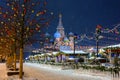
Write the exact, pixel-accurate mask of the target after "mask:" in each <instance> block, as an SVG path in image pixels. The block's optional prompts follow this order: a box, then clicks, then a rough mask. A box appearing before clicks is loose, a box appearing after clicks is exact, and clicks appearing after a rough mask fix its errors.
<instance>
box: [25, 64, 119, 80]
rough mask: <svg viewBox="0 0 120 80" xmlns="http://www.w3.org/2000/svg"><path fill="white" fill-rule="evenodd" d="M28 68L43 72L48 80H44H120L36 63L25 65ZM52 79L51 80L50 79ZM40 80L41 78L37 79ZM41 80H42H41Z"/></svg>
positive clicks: (104, 75)
mask: <svg viewBox="0 0 120 80" xmlns="http://www.w3.org/2000/svg"><path fill="white" fill-rule="evenodd" d="M24 65H25V66H26V67H29V68H35V69H36V70H37V71H38V73H40V72H42V73H43V74H45V75H42V76H44V77H46V78H48V79H42V80H120V79H119V78H116V79H113V77H112V76H111V75H108V74H107V73H105V74H103V75H102V74H101V73H95V74H94V73H92V74H91V73H90V72H87V71H86V72H85V71H80V70H72V69H69V70H61V67H56V66H51V65H44V64H36V63H32V64H31V63H25V64H24ZM97 74H98V75H97ZM49 78H50V79H49ZM37 79H38V80H39V77H38V78H37ZM40 80H41V79H40Z"/></svg>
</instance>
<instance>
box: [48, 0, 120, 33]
mask: <svg viewBox="0 0 120 80" xmlns="http://www.w3.org/2000/svg"><path fill="white" fill-rule="evenodd" d="M47 1H48V6H47V7H48V9H49V10H51V11H53V12H54V14H55V16H56V17H55V19H53V21H52V23H51V24H50V25H49V28H48V32H50V33H52V34H53V33H54V32H55V31H56V27H57V24H58V14H59V13H62V15H63V26H64V28H65V32H66V33H68V32H70V31H71V32H74V33H78V34H84V33H87V34H90V33H91V32H95V28H96V25H97V24H100V25H102V27H104V28H113V27H114V26H113V25H114V24H118V23H120V0H47Z"/></svg>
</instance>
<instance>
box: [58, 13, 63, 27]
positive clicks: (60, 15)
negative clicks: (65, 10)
mask: <svg viewBox="0 0 120 80" xmlns="http://www.w3.org/2000/svg"><path fill="white" fill-rule="evenodd" d="M57 28H63V24H62V14H61V13H60V14H59V23H58V26H57Z"/></svg>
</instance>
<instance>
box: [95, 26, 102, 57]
mask: <svg viewBox="0 0 120 80" xmlns="http://www.w3.org/2000/svg"><path fill="white" fill-rule="evenodd" d="M101 28H102V27H101V26H100V25H97V28H96V32H95V34H96V48H97V51H96V53H97V57H98V48H99V47H98V46H99V38H100V33H101Z"/></svg>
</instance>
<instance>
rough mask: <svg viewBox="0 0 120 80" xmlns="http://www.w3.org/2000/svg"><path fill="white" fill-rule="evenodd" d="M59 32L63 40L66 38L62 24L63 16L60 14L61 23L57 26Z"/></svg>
mask: <svg viewBox="0 0 120 80" xmlns="http://www.w3.org/2000/svg"><path fill="white" fill-rule="evenodd" d="M57 31H58V32H59V33H60V34H61V38H64V37H65V32H64V28H63V24H62V14H59V23H58V26H57Z"/></svg>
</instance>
